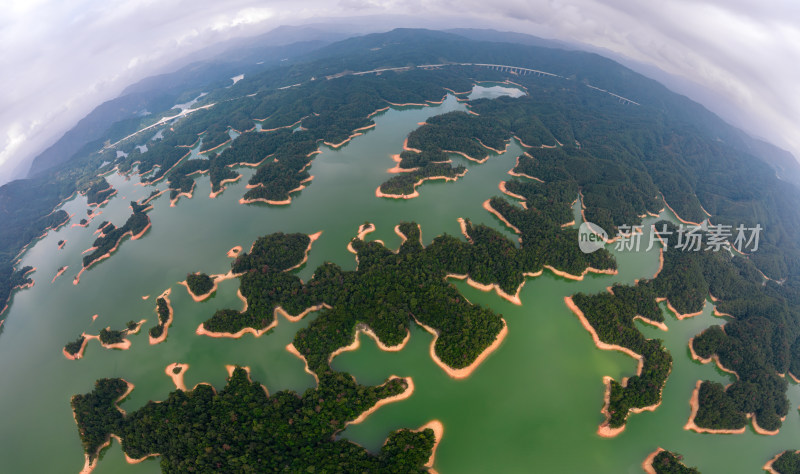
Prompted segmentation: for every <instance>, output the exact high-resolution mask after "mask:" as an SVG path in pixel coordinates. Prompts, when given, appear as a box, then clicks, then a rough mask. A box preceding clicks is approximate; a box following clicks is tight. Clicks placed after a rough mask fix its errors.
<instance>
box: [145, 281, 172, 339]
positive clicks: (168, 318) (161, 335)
mask: <svg viewBox="0 0 800 474" xmlns="http://www.w3.org/2000/svg"><path fill="white" fill-rule="evenodd" d="M171 291H172V290H171V289H167V290H166V291H164V292H163V293H161V295H159V297H158V298H156V316H157V317H158V319H157V321H156V325H155V326H153V327H152V328H150V330H149V331H148V334H149V336H150V344H158V343H160V342H163V341H165V340H166V339H167V330H168V329H169V326H170V325H171V324H172V315H173V311H172V305H171V304H170V301H169V295H170V293H171Z"/></svg>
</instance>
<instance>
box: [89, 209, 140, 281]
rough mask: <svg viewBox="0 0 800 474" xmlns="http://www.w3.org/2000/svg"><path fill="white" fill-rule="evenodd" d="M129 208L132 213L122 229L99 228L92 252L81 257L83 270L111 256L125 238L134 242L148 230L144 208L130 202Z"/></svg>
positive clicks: (104, 226)
mask: <svg viewBox="0 0 800 474" xmlns="http://www.w3.org/2000/svg"><path fill="white" fill-rule="evenodd" d="M131 208H132V209H133V213H132V214H131V216H130V217H129V218H128V220H127V221H125V225H123V226H122V227H115V226H114V224H111V223H105V224H104V225H101V226H100V230H101V232H100V236H99V237H98V238H97V239H96V240H95V241H94V244H92V248H91V249H90V250H92V251H91V252H90V253H89V254H87V255H85V256H84V257H83V269H88V268H89V267H91V266H92V265H93V264H94V263H96V262H98V261H100V260H103V259H104V258H108V257H109V256H111V254H112V253H113V252H114V251H115V250H116V249H117V247H118V246H119V244H120V242H122V239H124V238H125V237H127V236H130V237H131V240H136V239H138V238H139V237H141V236H142V235H144V233H145V232H146V231H147V229H149V228H150V218H149V217H147V214H145V212H144V211H145V209H146V206H143V205H140V204H139V203H137V202H136V201H131ZM79 276H80V275H79ZM76 278H79V277H76Z"/></svg>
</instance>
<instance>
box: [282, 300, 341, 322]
mask: <svg viewBox="0 0 800 474" xmlns="http://www.w3.org/2000/svg"><path fill="white" fill-rule="evenodd" d="M323 308H327V309H331V307H330V306H328V305H327V304H325V303H322V304H318V305H314V306H309V307H308V308H306V309H305V310H303V312H302V313H300V314H298V315H296V316H292V315H291V314H289V312H288V311H286V310H285V309H283V308H282V307H281V306H278V307H277V308H275V319H276V320H277V318H278V315H281V316H283V317H284V318H286V320H287V321H289V322H290V323H296V322H298V321H300V320H301V319H303V318H304V317H306V315H307V314H308V313H313V312H314V311H319V310H321V309H323Z"/></svg>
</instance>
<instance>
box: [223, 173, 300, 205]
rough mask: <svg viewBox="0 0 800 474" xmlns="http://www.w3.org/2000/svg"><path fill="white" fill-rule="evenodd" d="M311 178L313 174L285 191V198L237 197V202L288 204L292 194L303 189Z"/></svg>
mask: <svg viewBox="0 0 800 474" xmlns="http://www.w3.org/2000/svg"><path fill="white" fill-rule="evenodd" d="M313 179H314V176H309V177H308V178H306V179H304V180H303V181H300V186H298V187H296V188H294V189H292V190H290V191H289V192H288V193H286V194H287V195H288V196H289V197H287V198H286V199H284V200H282V201H273V200H270V199H264V198H255V199H245V198H240V199H239V204H253V203H256V202H264V203H267V204H271V205H273V206H288V205H289V204H291V203H292V194H293V193H296V192H298V191H302V190H304V189H305V188H306V187H307V186H306V184H305V183H310V182H311V181H312V180H313ZM259 184H261V183H259ZM261 185H262V186H263V184H261ZM248 186H250V185H248ZM253 187H257V186H253Z"/></svg>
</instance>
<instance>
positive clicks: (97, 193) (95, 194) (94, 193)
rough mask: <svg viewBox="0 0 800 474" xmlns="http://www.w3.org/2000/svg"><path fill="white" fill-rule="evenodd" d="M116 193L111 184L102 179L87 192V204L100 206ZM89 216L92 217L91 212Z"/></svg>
mask: <svg viewBox="0 0 800 474" xmlns="http://www.w3.org/2000/svg"><path fill="white" fill-rule="evenodd" d="M114 192H115V191H114V188H113V187H112V186H111V184H110V183H109V182H108V181H106V179H105V178H100V179H99V180H98V181H96V182H94V183H93V184H92V185H91V186H89V189H87V190H86V203H87V204H89V205H90V206H99V205H100V204H102V203H104V202H105V201H106V200H107V199H108V198H109V197H111V195H112V194H114ZM90 211H91V209H90ZM89 214H90V215H91V212H90V213H89Z"/></svg>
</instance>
